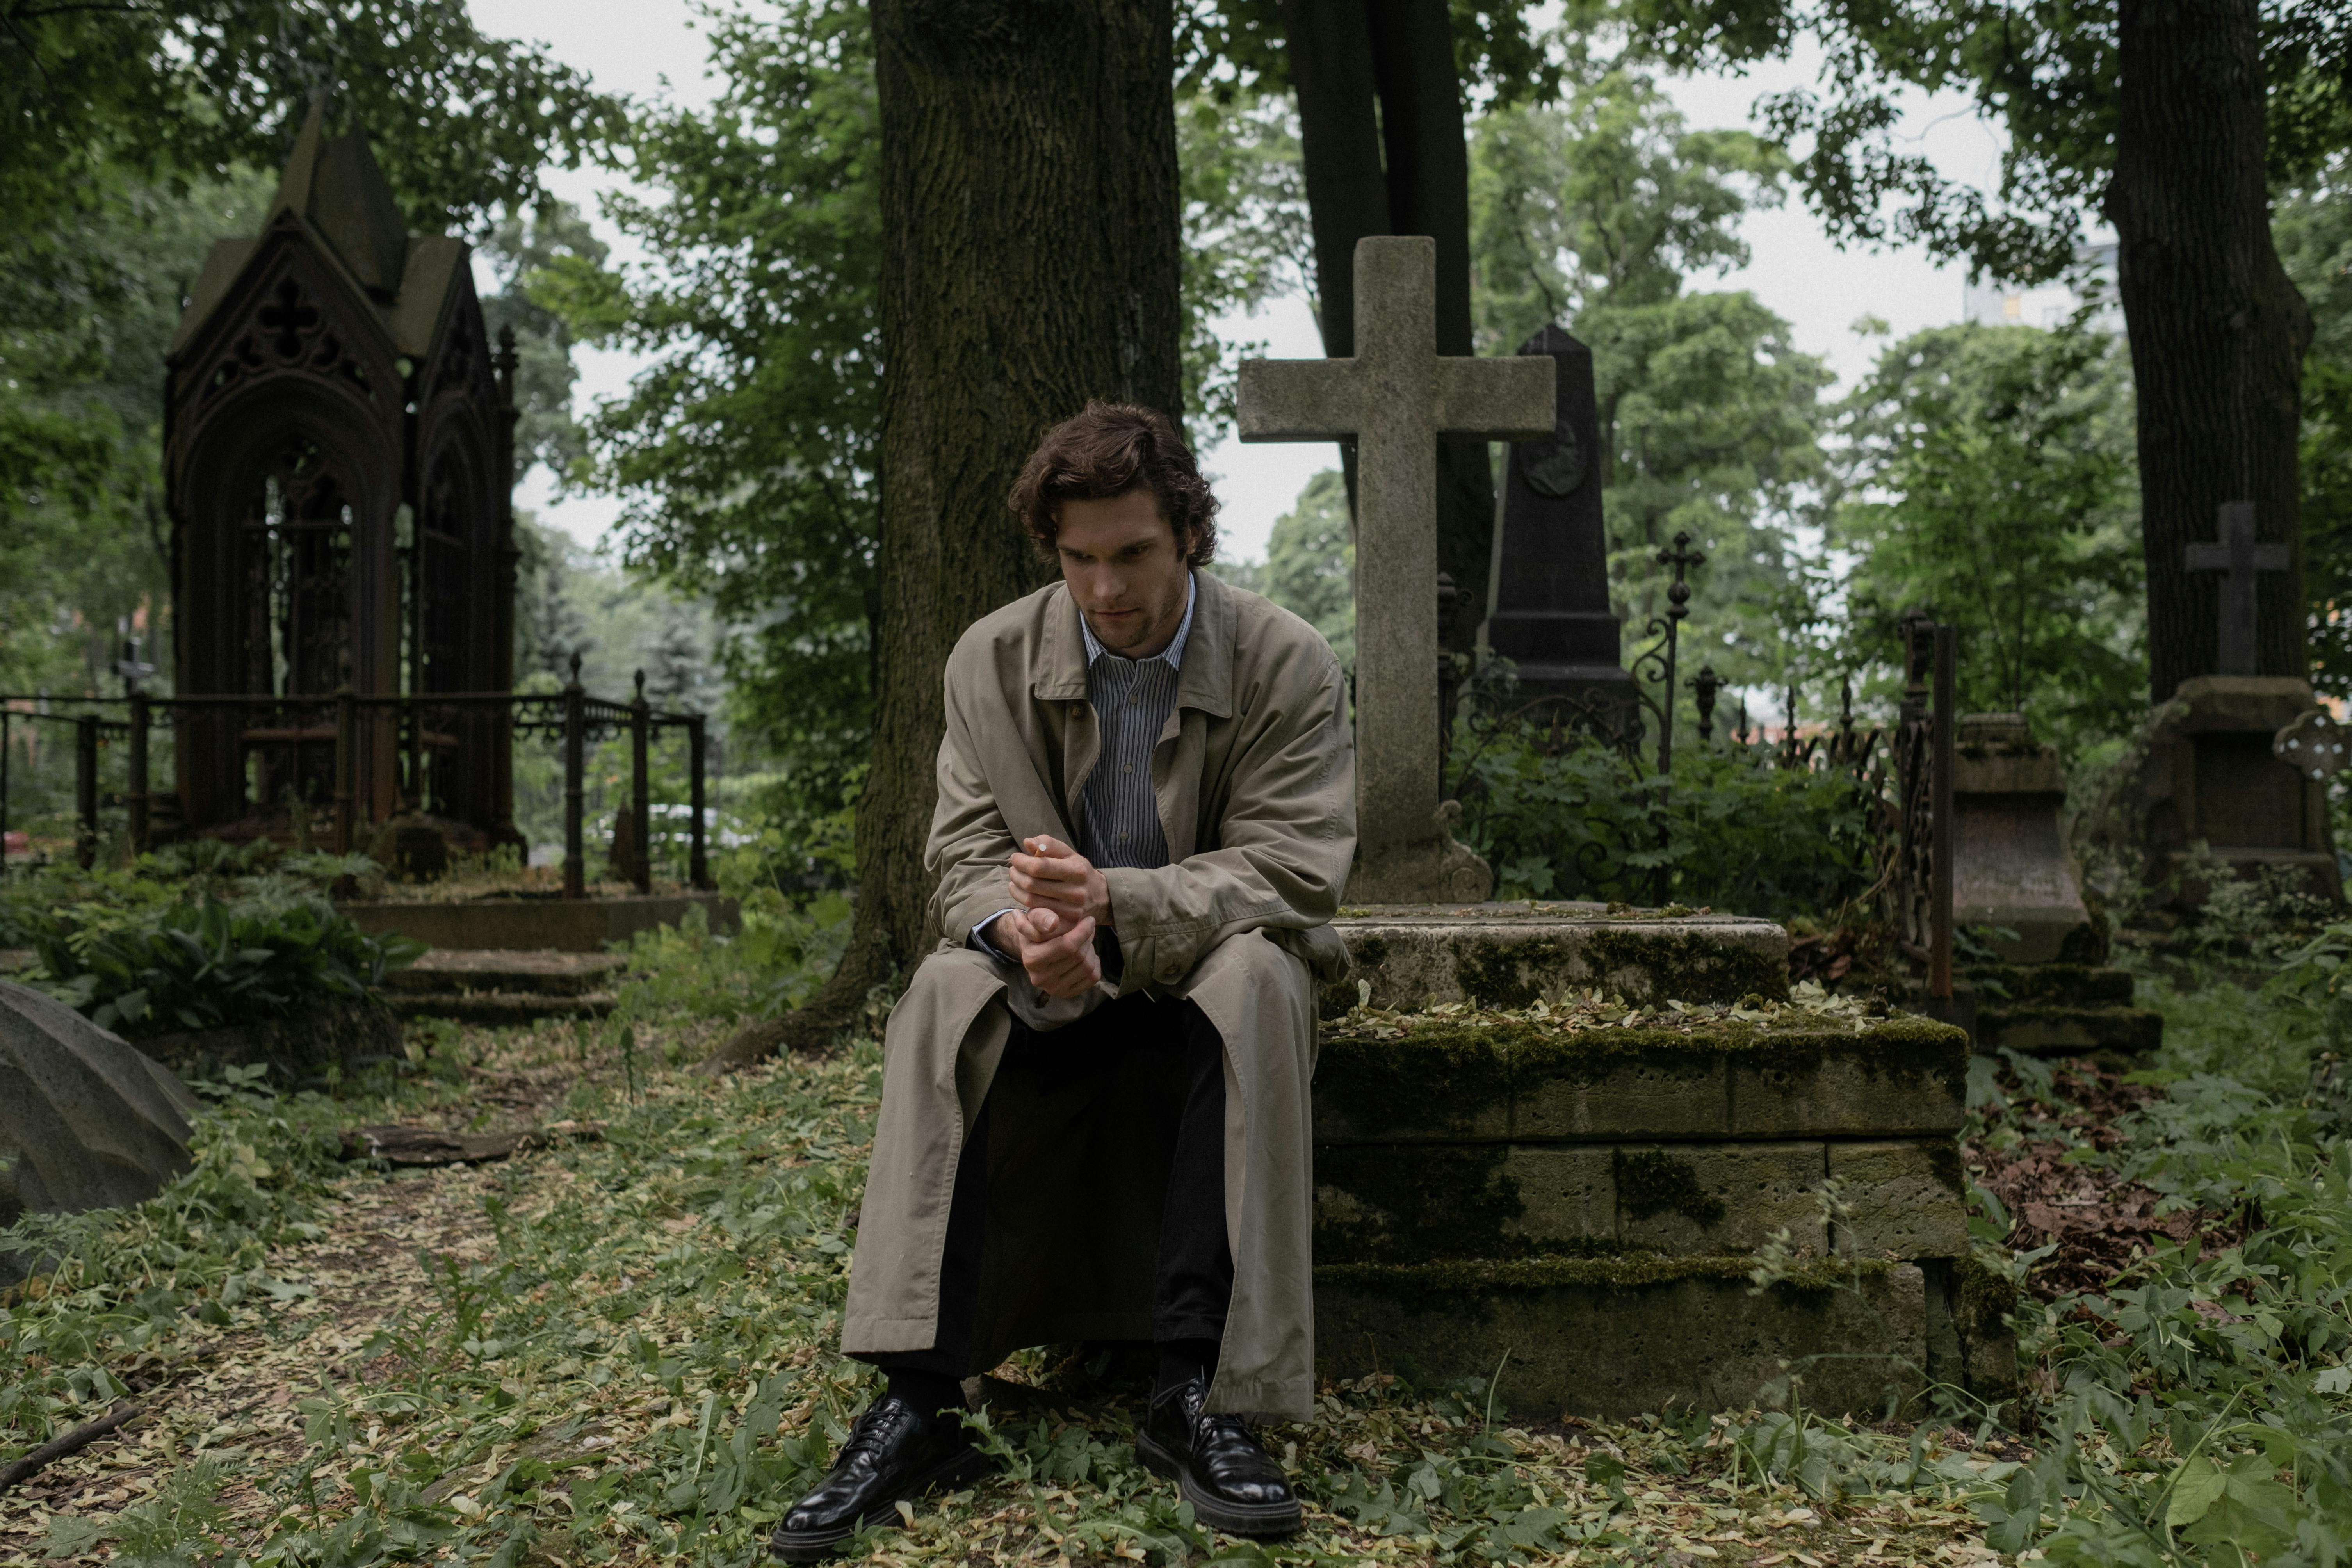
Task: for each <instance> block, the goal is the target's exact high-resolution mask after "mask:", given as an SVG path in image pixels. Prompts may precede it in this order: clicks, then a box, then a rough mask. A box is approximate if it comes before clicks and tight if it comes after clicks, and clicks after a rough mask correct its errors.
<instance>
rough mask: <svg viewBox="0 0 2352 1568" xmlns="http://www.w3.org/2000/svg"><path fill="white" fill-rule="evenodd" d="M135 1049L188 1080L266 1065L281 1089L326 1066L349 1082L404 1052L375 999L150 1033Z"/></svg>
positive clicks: (393, 1021)
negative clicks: (288, 1014)
mask: <svg viewBox="0 0 2352 1568" xmlns="http://www.w3.org/2000/svg"><path fill="white" fill-rule="evenodd" d="M137 1044H138V1047H139V1048H140V1049H141V1050H142V1051H144V1052H146V1053H147V1054H148V1055H149V1056H151V1057H153V1058H155V1059H156V1060H157V1061H159V1062H162V1063H163V1064H164V1065H165V1066H167V1067H170V1068H173V1070H175V1071H177V1072H180V1073H184V1074H185V1075H186V1076H188V1077H190V1078H211V1077H214V1076H215V1075H216V1074H217V1073H218V1072H219V1071H220V1069H221V1068H225V1067H252V1066H255V1065H262V1066H267V1067H268V1068H270V1078H269V1082H270V1086H271V1087H272V1088H275V1089H296V1088H300V1087H303V1086H305V1085H315V1084H316V1082H317V1080H318V1079H320V1076H321V1075H322V1074H324V1073H325V1072H326V1071H327V1069H328V1068H334V1069H335V1070H336V1071H337V1072H339V1073H340V1074H341V1076H342V1077H343V1078H344V1079H349V1078H350V1077H351V1076H352V1074H353V1073H355V1072H358V1071H361V1070H362V1069H364V1068H367V1067H368V1066H370V1065H371V1064H375V1063H382V1062H387V1061H390V1060H392V1059H393V1058H396V1057H398V1056H399V1055H400V1054H401V1040H400V1022H399V1020H398V1019H397V1018H396V1017H394V1016H393V1014H392V1012H391V1011H390V1010H389V1009H387V1008H386V1007H385V1006H384V1005H383V1000H382V999H381V998H380V997H379V996H377V995H375V994H369V995H367V996H326V997H320V998H317V999H315V1000H312V1001H309V1002H306V1003H304V1004H303V1005H302V1011H301V1012H300V1013H299V1015H297V1016H294V1017H290V1018H270V1019H267V1020H264V1021H262V1022H259V1023H253V1024H228V1025H224V1026H221V1027H219V1028H216V1029H190V1030H184V1031H181V1032H179V1033H175V1034H169V1035H155V1036H152V1037H148V1038H146V1039H142V1040H140V1041H138V1042H137Z"/></svg>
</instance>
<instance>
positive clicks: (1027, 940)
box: [981, 834, 1111, 997]
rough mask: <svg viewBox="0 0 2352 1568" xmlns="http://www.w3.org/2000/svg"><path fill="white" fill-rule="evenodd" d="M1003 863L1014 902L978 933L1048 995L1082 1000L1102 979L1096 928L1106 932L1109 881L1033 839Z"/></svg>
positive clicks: (1057, 843)
mask: <svg viewBox="0 0 2352 1568" xmlns="http://www.w3.org/2000/svg"><path fill="white" fill-rule="evenodd" d="M1021 849H1022V852H1021V853H1018V854H1015V855H1014V856H1013V858H1012V859H1011V860H1010V861H1009V862H1008V865H1009V866H1010V868H1011V871H1012V876H1011V880H1012V884H1013V902H1014V903H1016V904H1019V905H1020V906H1021V907H1020V908H1019V909H1017V910H1009V911H1007V912H1006V913H1004V914H1003V915H1000V916H998V917H997V918H996V920H995V921H992V923H990V924H989V925H987V926H985V927H983V928H982V932H981V934H982V936H984V937H985V938H986V939H987V940H988V941H989V942H992V943H994V944H995V946H996V947H997V949H998V951H1000V952H1003V953H1005V954H1006V955H1008V956H1009V957H1011V958H1012V959H1013V961H1014V962H1015V963H1019V964H1020V965H1021V967H1022V968H1023V969H1024V971H1026V972H1027V973H1028V975H1029V984H1032V985H1034V986H1035V987H1036V988H1037V989H1038V990H1040V991H1042V992H1044V993H1045V994H1046V995H1048V996H1059V997H1069V996H1078V995H1083V994H1085V993H1086V990H1087V987H1088V986H1090V985H1094V984H1099V983H1100V982H1101V980H1102V955H1101V954H1100V953H1098V952H1096V951H1095V931H1096V930H1097V928H1098V927H1099V928H1101V929H1103V930H1108V929H1110V923H1111V920H1110V883H1109V882H1108V880H1107V879H1105V878H1104V877H1103V874H1102V873H1101V872H1100V871H1097V870H1096V869H1095V868H1094V866H1093V865H1092V864H1091V863H1090V862H1089V861H1088V860H1087V858H1086V857H1085V856H1083V855H1081V854H1079V853H1078V852H1077V851H1076V850H1075V849H1073V848H1071V847H1069V846H1068V845H1066V844H1065V843H1063V842H1062V841H1061V840H1060V839H1058V838H1053V837H1047V836H1045V835H1043V834H1040V835H1039V836H1038V837H1034V838H1024V839H1023V840H1022V842H1021Z"/></svg>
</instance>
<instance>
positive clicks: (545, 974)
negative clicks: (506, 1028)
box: [383, 948, 627, 1026]
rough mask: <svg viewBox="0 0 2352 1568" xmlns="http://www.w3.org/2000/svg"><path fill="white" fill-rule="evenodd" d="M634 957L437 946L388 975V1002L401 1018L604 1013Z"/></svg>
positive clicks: (503, 1020) (512, 1019)
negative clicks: (624, 970)
mask: <svg viewBox="0 0 2352 1568" xmlns="http://www.w3.org/2000/svg"><path fill="white" fill-rule="evenodd" d="M626 963H627V960H626V959H625V958H623V957H622V956H621V955H620V954H619V953H615V952H509V951H505V950H501V949H497V948H490V949H482V950H477V951H467V950H465V949H460V948H436V949H434V950H433V951H432V952H428V953H426V954H425V956H424V957H422V958H420V959H418V960H417V961H416V962H415V963H413V964H411V965H409V966H408V967H407V968H405V969H395V970H394V971H392V972H391V973H388V974H386V975H385V976H384V980H383V990H384V998H383V999H384V1001H385V1003H386V1004H387V1005H390V1006H391V1008H392V1011H393V1015H394V1016H395V1017H400V1018H454V1019H456V1020H457V1021H458V1022H460V1023H466V1024H487V1025H493V1026H495V1025H505V1024H530V1023H532V1022H535V1021H537V1020H539V1019H541V1018H602V1017H604V1016H606V1015H607V1014H609V1013H611V1012H612V1011H613V1009H614V1006H616V1005H618V1002H617V999H616V998H615V997H614V994H613V990H612V987H613V985H614V982H616V981H617V980H618V979H619V978H620V973H621V971H622V969H623V968H624V967H625V965H626Z"/></svg>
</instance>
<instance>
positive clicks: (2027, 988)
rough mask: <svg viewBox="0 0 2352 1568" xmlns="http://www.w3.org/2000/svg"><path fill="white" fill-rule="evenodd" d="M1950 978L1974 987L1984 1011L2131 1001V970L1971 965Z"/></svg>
mask: <svg viewBox="0 0 2352 1568" xmlns="http://www.w3.org/2000/svg"><path fill="white" fill-rule="evenodd" d="M1953 977H1954V978H1955V979H1957V980H1958V981H1961V982H1963V983H1965V984H1972V985H1974V986H1975V987H1976V989H1977V995H1978V999H1979V1005H1980V1006H1987V1007H1993V1006H2001V1005H2008V1004H2012V1003H2019V1002H2057V1003H2063V1004H2064V1005H2069V1006H2076V1007H2082V1006H2089V1005H2094V1004H2097V1003H2109V1002H2115V1003H2122V1004H2124V1005H2130V1003H2131V999H2132V983H2133V976H2132V973H2131V971H2130V970H2128V969H2101V968H2095V967H2093V966H2092V965H2090V964H2087V963H1970V964H1964V965H1962V966H1961V967H1959V968H1958V969H1957V970H1955V971H1954V972H1953Z"/></svg>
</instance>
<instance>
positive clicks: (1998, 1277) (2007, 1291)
mask: <svg viewBox="0 0 2352 1568" xmlns="http://www.w3.org/2000/svg"><path fill="white" fill-rule="evenodd" d="M1955 1267H1956V1269H1957V1272H1958V1281H1959V1287H1960V1292H1959V1295H1960V1300H1959V1308H1960V1310H1959V1312H1958V1319H1959V1322H1958V1328H1959V1331H1960V1334H1961V1337H1962V1338H1963V1339H1978V1338H1985V1339H1990V1338H1991V1337H1992V1336H1993V1335H1995V1334H2003V1333H2007V1332H2009V1331H2010V1330H2009V1329H2008V1327H2007V1321H2008V1319H2009V1317H2010V1314H2011V1313H2013V1312H2015V1311H2016V1310H2017V1286H2016V1285H2015V1284H2014V1283H2012V1282H2011V1280H2010V1279H2009V1278H2008V1277H2007V1276H2006V1275H2003V1274H2000V1273H1999V1272H1997V1271H1995V1270H1994V1269H1992V1268H1989V1267H1987V1266H1986V1265H1985V1264H1984V1263H1983V1262H1982V1261H1981V1260H1980V1259H1979V1258H1977V1257H1976V1256H1975V1255H1974V1254H1973V1253H1971V1254H1970V1255H1969V1256H1968V1257H1966V1258H1958V1259H1956V1260H1955Z"/></svg>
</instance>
